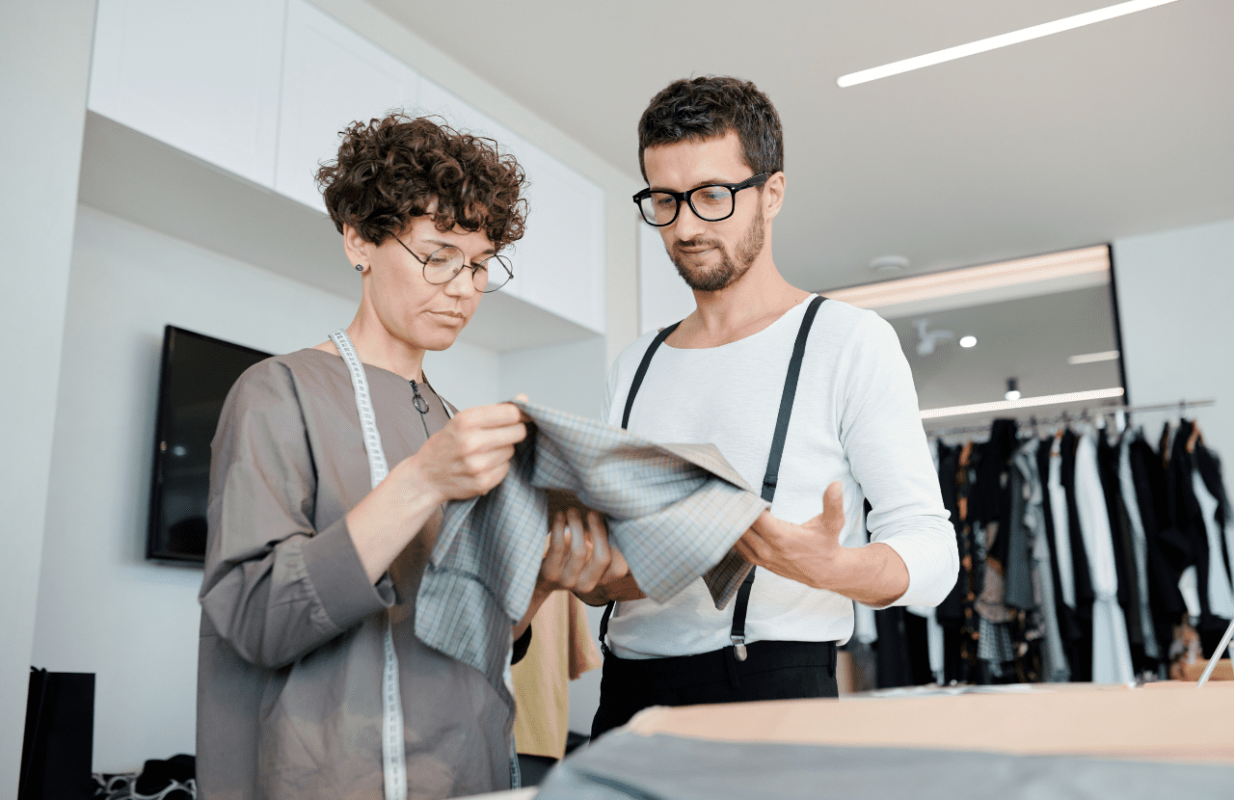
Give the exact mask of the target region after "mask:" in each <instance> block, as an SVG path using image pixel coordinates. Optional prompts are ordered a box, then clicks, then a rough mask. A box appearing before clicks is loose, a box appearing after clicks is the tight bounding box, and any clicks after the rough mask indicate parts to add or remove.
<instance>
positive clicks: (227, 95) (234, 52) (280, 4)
mask: <svg viewBox="0 0 1234 800" xmlns="http://www.w3.org/2000/svg"><path fill="white" fill-rule="evenodd" d="M285 1H286V0H211V1H210V2H200V0H99V4H98V14H97V17H96V21H95V37H94V55H93V62H92V70H91V75H90V97H89V107H90V109H91V110H92V111H95V112H97V113H99V114H102V115H103V116H105V117H110V118H111V119H113V120H115V121H117V122H120V123H122V124H124V125H126V126H128V127H130V128H133V129H135V130H137V131H140V132H142V133H144V134H146V135H147V136H151V137H153V138H155V139H158V140H160V141H163V142H166V143H167V144H170V145H172V146H173V147H176V148H178V149H180V150H183V151H185V152H187V153H190V154H192V155H194V156H197V157H198V158H201V159H202V160H204V161H207V162H209V163H211V164H214V165H216V166H219V167H222V168H223V169H225V170H228V171H229V172H233V173H235V174H237V175H240V176H243V177H244V178H247V179H248V180H250V181H253V182H255V183H258V184H261V185H263V186H267V187H268V186H273V185H274V157H275V141H276V137H277V131H278V107H279V70H280V67H281V62H282V52H283V14H284V6H285Z"/></svg>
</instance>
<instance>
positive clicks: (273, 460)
mask: <svg viewBox="0 0 1234 800" xmlns="http://www.w3.org/2000/svg"><path fill="white" fill-rule="evenodd" d="M495 145H496V143H495V142H492V141H491V140H487V139H482V138H478V137H475V136H471V135H468V134H463V133H458V132H456V131H454V130H451V129H450V128H448V127H444V126H441V125H438V124H436V123H434V122H432V121H431V120H428V119H412V118H409V117H407V116H405V115H401V114H395V115H391V116H388V117H386V118H385V119H381V120H376V119H375V120H372V121H371V122H369V123H355V124H353V125H352V126H351V127H350V128H348V130H347V131H345V132H344V138H343V142H342V146H341V147H340V148H339V152H338V158H337V159H336V160H334V161H332V162H330V163H328V164H326V165H325V166H323V167H322V168H321V170H320V172H319V173H318V183H319V185H320V186H321V187H322V189H323V193H324V197H325V202H326V207H327V208H328V210H329V212H330V216H331V218H332V219H333V220H334V224H335V226H336V227H337V228H338V230H339V232H340V233H341V234H342V236H343V249H344V251H345V252H346V254H347V258H348V262H349V263H350V264H351V265H353V266H354V269H355V270H356V272H357V273H358V276H357V277H358V280H359V281H360V282H361V286H362V292H363V296H362V299H361V301H360V308H359V310H358V311H357V312H356V316H355V319H354V320H352V322H351V324H350V325H349V326H348V327H347V328H346V330H345V331H339V332H337V333H335V334H333V335H332V336H331V339H330V341H327V342H325V343H323V344H320V345H317V346H316V347H314V348H310V349H305V350H300V351H298V352H295V353H290V354H288V355H283V356H276V357H274V358H270V359H267V360H265V361H263V362H261V363H259V364H257V365H255V366H253V367H252V368H250V369H249V370H248V371H246V372H245V373H244V375H242V376H241V377H240V379H239V380H238V381H237V382H236V385H235V386H234V387H233V388H232V390H231V393H230V395H229V396H228V399H227V402H226V405H225V407H224V410H223V414H222V418H221V419H220V422H219V428H218V432H217V434H216V436H215V440H214V443H213V450H214V458H213V463H212V465H211V475H210V507H209V515H208V519H209V535H208V543H207V554H206V565H205V577H204V580H203V583H202V589H201V595H200V601H201V606H202V617H201V639H200V647H199V652H198V713H197V747H198V754H197V755H198V761H197V764H198V787H199V790H200V792H201V796H202V797H204V798H206V800H221V799H222V798H235V799H236V800H241V799H243V800H251V799H252V798H262V799H263V800H282V798H296V800H305V799H306V798H331V800H335V799H338V800H341V799H342V798H370V799H371V798H380V797H383V796H384V797H385V798H387V800H393V798H394V797H397V798H399V800H403V799H404V798H406V797H415V798H439V797H453V796H457V795H463V794H475V793H480V792H488V791H496V790H501V789H506V788H509V787H510V786H511V784H512V782H513V780H512V773H513V770H512V768H511V754H512V753H511V742H510V729H511V725H512V719H511V716H512V711H511V709H509V708H508V707H507V705H506V703H505V702H504V701H503V700H502V698H501V697H499V695H498V693H497V692H496V690H495V689H494V688H493V687H492V686H491V685H490V684H489V682H488V681H487V680H486V679H485V677H484V675H482V674H481V673H480V672H478V671H477V670H475V669H472V668H471V667H468V666H465V665H463V664H462V663H460V662H458V661H455V660H453V659H451V658H449V657H447V656H445V655H443V654H441V653H439V652H437V651H435V650H432V649H430V648H428V647H427V646H425V645H424V644H423V643H422V642H420V641H419V640H418V639H417V638H416V635H415V625H414V622H415V602H416V594H417V590H418V587H419V583H420V578H421V575H422V574H423V572H424V569H425V564H426V561H427V558H428V555H429V553H430V551H431V549H432V545H433V542H434V540H435V538H436V534H437V530H438V527H439V525H440V521H441V507H442V504H443V503H445V502H446V501H449V500H462V499H466V498H469V497H475V496H477V495H480V494H483V493H485V492H487V491H488V490H489V489H491V488H493V487H494V486H496V485H497V484H498V483H499V482H500V481H501V480H502V478H503V477H504V476H505V474H506V472H507V470H508V469H509V462H510V459H511V457H512V455H513V453H514V445H515V444H516V443H518V442H519V441H522V440H523V439H524V438H525V436H526V435H527V431H526V427H525V425H524V422H523V419H522V416H521V413H520V412H519V410H518V409H517V408H516V407H515V406H513V405H512V404H509V403H503V404H499V405H493V406H484V407H479V408H471V409H467V410H464V411H458V412H454V410H453V407H452V406H450V405H449V404H448V403H446V402H445V401H444V400H443V399H442V398H441V397H439V396H438V395H437V393H436V392H435V391H434V390H433V388H432V386H431V385H430V384H429V383H428V380H427V379H426V378H425V376H424V374H423V372H422V369H421V364H422V361H423V358H424V353H425V352H426V351H428V350H445V349H446V348H448V347H450V345H452V344H453V343H454V341H455V339H456V338H457V337H458V334H459V332H460V331H461V330H462V329H463V327H464V326H465V325H466V324H467V322H468V321H469V320H470V319H471V317H472V315H473V314H474V313H476V308H477V306H478V305H479V302H480V298H481V297H482V295H483V294H485V293H487V292H489V291H492V290H495V289H497V288H500V286H501V285H502V284H504V283H505V282H506V281H508V280H509V279H510V278H511V277H512V271H511V266H510V262H509V261H508V260H507V259H506V258H505V256H503V255H502V254H501V251H502V250H503V248H505V247H506V246H508V245H509V244H511V243H512V242H514V241H516V240H517V239H518V238H519V237H521V236H522V234H523V223H524V218H525V215H526V201H525V200H523V199H522V196H521V195H522V192H523V189H524V187H525V183H526V181H525V178H524V175H523V172H522V169H521V168H520V167H519V165H518V163H517V162H516V161H515V159H514V158H513V157H512V156H510V155H503V154H501V153H500V152H499V151H498V150H497V148H496V146H495ZM386 473H388V474H386ZM568 522H569V524H570V529H571V530H573V531H578V532H579V533H580V534H582V535H583V536H584V538H585V539H586V540H587V543H588V547H587V548H585V549H583V548H579V547H570V546H569V545H565V544H564V542H565V541H567V538H566V537H565V535H564V534H563V531H564V528H565V524H566V521H565V520H562V519H558V520H556V521H555V523H554V531H553V535H552V536H551V537H550V542H551V546H550V547H549V551H548V556H547V557H546V558H545V560H544V565H543V566H542V568H541V574H540V579H539V580H538V582H537V586H536V591H535V594H534V596H533V600H532V603H531V607H530V608H529V609H528V612H527V615H526V617H525V618H524V619H523V620H522V621H521V622H519V623H517V624H515V625H514V626H513V631H512V633H513V636H512V639H513V640H515V645H514V654H515V657H516V658H517V657H518V656H519V654H520V652H525V651H526V645H527V642H528V641H529V640H530V629H529V627H528V620H530V618H531V616H532V615H533V614H534V613H535V611H536V609H537V608H538V607H539V604H540V603H541V602H542V601H543V599H544V598H545V597H546V596H547V595H548V594H549V593H550V592H551V591H554V590H556V589H561V588H565V589H577V590H580V591H587V590H589V589H591V588H592V587H593V586H594V585H595V583H596V581H597V580H598V579H599V578H600V577H601V575H602V574H604V573H605V572H606V571H608V572H611V571H612V568H613V562H619V561H620V558H619V557H617V558H613V557H612V556H611V555H610V553H611V551H610V550H609V548H608V546H607V539H606V536H607V534H606V532H605V529H604V525H603V522H602V521H601V520H599V519H598V518H595V517H593V518H592V519H589V520H588V521H587V524H584V523H583V521H582V520H581V519H578V517H577V515H574V516H572V517H571V518H570V519H569V520H568ZM502 635H505V634H504V633H503V634H502Z"/></svg>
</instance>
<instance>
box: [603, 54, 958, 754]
mask: <svg viewBox="0 0 1234 800" xmlns="http://www.w3.org/2000/svg"><path fill="white" fill-rule="evenodd" d="M639 160H640V164H641V166H642V170H643V176H644V178H645V179H646V180H647V183H648V188H646V189H643V190H642V191H640V192H639V193H638V194H636V195H635V196H634V201H635V203H636V204H637V205H638V207H639V210H640V212H641V213H642V216H643V219H644V221H645V222H646V223H647V224H649V225H653V226H655V227H656V228H657V229H658V230H659V232H660V235H661V237H662V238H663V240H664V246H665V248H666V249H667V250H668V254H669V256H670V257H671V258H672V261H673V263H674V264H675V265H676V267H677V271H678V273H679V274H680V275H681V277H682V279H683V280H684V281H685V282H686V284H687V285H688V286H689V287H690V288H691V289H692V290H693V292H694V298H695V302H696V305H697V308H696V309H695V311H694V312H693V313H691V314H690V315H689V316H688V317H686V318H685V319H684V320H682V321H681V322H679V323H677V324H675V325H672V326H670V327H668V328H665V329H664V330H662V331H659V332H653V333H649V334H647V335H645V336H643V337H641V338H640V339H639V340H638V341H636V342H635V343H634V344H633V345H631V346H630V347H629V348H627V349H626V351H625V352H623V353H622V354H621V356H620V357H619V358H618V360H617V362H616V363H615V364H614V365H613V369H612V372H611V373H610V378H609V389H608V404H609V405H608V411H607V420H608V422H609V423H611V424H614V425H622V426H623V427H627V428H629V429H630V430H631V431H633V432H634V433H637V434H640V435H642V436H645V437H647V438H649V439H652V440H656V441H663V442H711V443H714V444H716V445H717V446H718V447H719V449H720V451H721V452H722V453H723V454H724V456H725V457H726V458H727V459H728V460H729V462H731V463H732V464H733V466H734V467H736V468H737V470H738V471H739V472H740V473H741V474H742V476H743V477H744V478H745V479H746V481H747V482H748V483H749V484H750V485H751V486H755V487H761V491H762V495H763V498H764V499H765V500H767V501H769V502H770V503H771V508H770V511H769V512H765V513H764V514H763V515H762V516H761V517H760V518H759V519H758V521H757V522H756V523H755V524H754V526H753V527H752V528H751V530H750V531H748V532H747V533H746V535H745V536H744V537H743V538H742V539H741V540H740V541H739V542H738V544H737V550H738V552H739V553H740V554H741V555H742V556H744V557H745V558H746V560H747V561H749V562H750V563H752V564H754V565H756V567H755V570H754V572H752V573H751V578H749V579H747V582H746V584H745V585H743V587H742V589H741V591H740V592H739V593H738V596H737V598H736V599H735V600H734V601H733V602H731V603H729V604H728V606H727V607H726V608H724V609H722V610H719V609H716V608H715V606H714V604H713V603H712V602H711V600H710V597H709V595H708V593H707V591H706V589H705V587H704V585H703V583H702V581H698V582H696V583H695V584H693V585H692V586H690V587H689V588H687V589H686V590H685V591H683V592H681V593H680V594H679V595H677V596H676V597H674V598H673V599H672V600H670V601H669V602H667V603H663V604H658V603H655V602H654V601H651V600H648V599H638V598H639V594H638V589H637V587H636V586H635V585H634V584H633V582H632V580H628V579H627V580H623V581H618V582H614V583H611V584H607V585H604V586H601V587H600V588H598V589H597V590H596V591H594V592H592V593H590V594H586V595H582V596H583V597H584V599H585V600H587V601H589V602H591V603H592V604H595V605H598V604H600V603H603V602H608V604H609V605H608V608H607V609H606V610H605V616H604V622H603V624H602V625H601V642H602V644H603V645H604V651H605V663H604V677H603V680H602V684H601V690H600V691H601V697H600V708H599V711H598V712H597V714H596V718H595V721H594V723H593V729H592V735H593V736H598V735H600V734H602V733H603V732H605V731H607V730H609V729H611V728H613V727H616V726H618V725H622V724H624V723H625V722H626V721H628V720H629V718H630V717H631V716H632V715H633V714H634V713H636V712H637V711H639V710H640V709H642V708H646V707H648V706H651V705H691V704H696V703H721V702H735V701H744V700H770V699H788V698H803V697H835V696H836V693H837V687H836V678H835V665H836V660H835V659H836V655H835V648H836V644H837V643H838V642H840V641H843V640H846V639H847V638H848V637H849V636H850V635H851V634H852V630H853V603H852V601H853V600H856V601H858V602H861V603H864V604H867V605H870V606H875V607H884V606H890V605H923V606H929V605H936V604H937V603H939V602H940V601H941V600H942V599H943V598H944V597H945V596H946V595H947V593H948V592H949V591H950V590H951V588H952V586H953V585H954V584H955V580H956V575H957V572H958V569H959V562H958V557H957V553H956V544H955V534H954V531H953V530H952V527H951V525H950V523H949V522H948V517H947V512H946V511H945V510H944V507H943V503H942V498H941V496H940V491H939V484H938V478H937V476H936V474H935V473H934V470H933V465H932V463H931V460H930V455H929V451H928V449H927V446H926V440H925V434H924V432H923V430H922V426H921V421H920V416H919V412H918V407H917V397H916V391H915V389H914V387H913V381H912V375H911V374H910V372H909V368H908V364H907V362H906V360H905V358H904V356H903V354H902V352H901V350H900V345H899V340H898V339H897V337H896V334H895V332H894V331H893V330H892V328H891V326H890V325H888V324H887V323H886V322H885V321H883V320H882V319H880V318H879V317H878V316H877V315H875V314H874V313H872V312H869V311H863V310H860V309H857V308H854V307H852V306H849V305H846V304H844V303H840V302H835V301H828V302H823V300H824V298H821V297H818V296H816V295H813V294H811V293H810V292H807V291H804V290H802V289H798V288H796V287H794V286H792V285H790V284H789V283H788V282H787V281H786V280H785V279H784V278H783V277H782V276H781V275H780V273H779V271H778V270H777V268H776V265H775V262H774V261H773V258H772V248H771V235H772V223H773V221H774V219H775V217H776V216H777V214H779V212H780V209H781V208H782V206H783V203H784V202H785V197H786V180H785V173H784V166H783V139H782V133H781V128H780V120H779V116H778V115H777V113H776V110H775V108H774V107H773V106H772V105H771V102H770V101H769V100H768V99H767V97H766V96H765V95H764V94H763V93H762V92H760V91H759V90H758V89H757V88H756V87H755V86H754V84H752V83H749V82H746V81H741V80H737V79H734V78H726V77H719V78H717V77H705V78H695V79H691V80H679V81H676V82H674V83H672V84H670V85H669V86H668V87H667V88H666V89H664V90H663V91H661V92H660V93H659V94H658V95H656V96H655V98H653V99H652V101H651V104H650V106H649V107H648V108H647V110H646V111H645V112H644V113H643V116H642V119H641V120H640V121H639ZM867 500H868V501H869V502H870V504H871V505H872V511H871V512H870V514H869V523H868V524H869V528H870V531H871V534H872V535H871V537H870V538H871V540H872V543H870V544H865V537H864V530H865V526H864V525H863V519H862V517H863V514H862V510H863V505H864V503H865V502H866V501H867ZM755 578H756V579H755Z"/></svg>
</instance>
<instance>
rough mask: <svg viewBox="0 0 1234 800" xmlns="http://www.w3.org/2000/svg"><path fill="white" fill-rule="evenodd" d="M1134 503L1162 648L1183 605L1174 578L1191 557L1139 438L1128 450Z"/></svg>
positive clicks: (1157, 461) (1156, 463)
mask: <svg viewBox="0 0 1234 800" xmlns="http://www.w3.org/2000/svg"><path fill="white" fill-rule="evenodd" d="M1128 460H1129V461H1130V462H1131V478H1132V481H1133V482H1134V483H1135V495H1136V503H1137V504H1138V506H1139V509H1140V521H1141V522H1142V523H1143V525H1144V539H1145V544H1146V551H1147V562H1148V563H1147V566H1148V587H1147V588H1148V607H1149V610H1150V611H1151V612H1152V617H1153V630H1154V631H1155V632H1156V634H1157V644H1158V646H1159V647H1160V648H1162V655H1163V656H1164V654H1165V649H1166V648H1168V647H1169V646H1170V642H1171V641H1173V639H1174V625H1175V623H1177V622H1178V620H1179V619H1180V618H1181V617H1182V615H1183V612H1184V611H1185V610H1186V606H1185V605H1184V603H1183V596H1182V594H1181V593H1180V592H1179V591H1178V578H1179V575H1180V574H1181V572H1182V570H1183V567H1184V566H1185V564H1186V562H1188V561H1189V560H1190V558H1191V547H1190V544H1189V543H1188V542H1187V541H1186V540H1185V539H1183V538H1182V537H1181V536H1180V535H1179V533H1178V532H1177V531H1176V530H1174V529H1173V528H1172V527H1171V526H1170V523H1169V513H1168V508H1167V506H1168V503H1167V500H1166V494H1167V492H1166V475H1165V467H1164V466H1163V464H1162V462H1161V457H1160V456H1159V455H1158V454H1157V452H1156V451H1154V450H1153V446H1152V445H1151V444H1149V443H1148V442H1147V441H1146V440H1145V439H1144V437H1143V436H1139V435H1137V436H1136V438H1135V439H1134V440H1132V442H1131V447H1130V448H1129V450H1128Z"/></svg>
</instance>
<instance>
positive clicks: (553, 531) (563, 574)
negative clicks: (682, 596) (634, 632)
mask: <svg viewBox="0 0 1234 800" xmlns="http://www.w3.org/2000/svg"><path fill="white" fill-rule="evenodd" d="M627 584H628V585H629V586H632V587H633V592H632V593H631V592H629V591H627V594H630V595H631V596H628V597H622V598H620V599H623V600H634V599H637V598H638V597H645V596H646V595H644V594H643V593H642V592H639V591H638V586H637V585H636V584H634V578H633V577H632V576H631V575H630V565H629V564H627V563H626V559H625V557H624V556H622V555H621V552H620V551H619V550H617V548H615V547H613V546H612V545H611V544H609V541H608V527H607V526H606V525H605V524H604V517H603V516H601V515H600V514H598V513H596V512H595V511H588V512H587V523H586V524H585V525H584V524H583V516H582V514H580V513H579V511H578V509H576V508H570V509H567V510H566V511H565V512H564V513H563V512H561V511H558V512H557V513H556V514H555V515H554V517H553V524H552V527H551V528H550V529H549V533H548V541H547V542H546V544H545V550H544V560H543V561H541V562H540V574H539V575H538V576H536V588H535V590H534V591H533V592H532V595H531V605H530V606H529V607H528V609H527V613H526V614H525V615H524V616H523V619H522V620H521V621H520V622H519V624H518V625H516V626H514V638H516V639H517V638H518V637H519V636H521V635H522V634H523V631H525V630H526V629H527V625H528V624H530V622H531V618H532V617H534V616H535V614H536V611H537V610H539V608H540V606H541V605H543V603H544V601H545V599H547V598H548V596H549V595H550V594H552V593H553V592H555V591H558V590H560V589H565V590H567V591H571V592H574V593H575V594H576V595H578V596H579V598H580V599H581V600H582V601H583V602H585V603H589V605H600V604H601V603H602V602H606V601H601V603H596V602H590V600H589V598H591V599H594V598H595V597H596V596H597V595H601V594H606V593H607V592H608V591H609V587H612V586H614V585H619V586H625V585H627ZM613 599H617V598H613Z"/></svg>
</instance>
